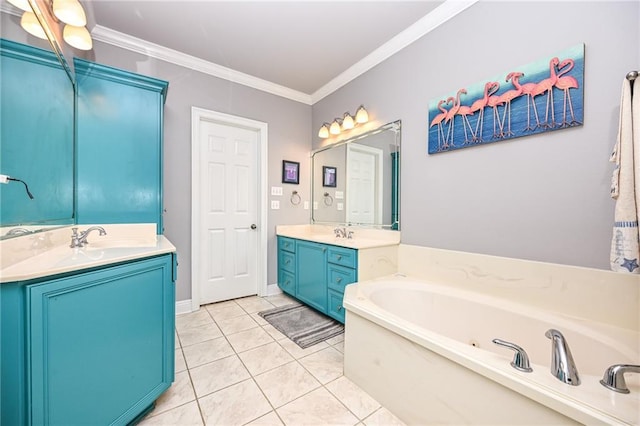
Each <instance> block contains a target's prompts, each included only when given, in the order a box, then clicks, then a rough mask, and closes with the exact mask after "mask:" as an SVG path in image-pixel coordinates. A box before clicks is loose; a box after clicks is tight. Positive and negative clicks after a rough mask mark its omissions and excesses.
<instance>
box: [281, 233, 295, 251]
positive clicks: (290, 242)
mask: <svg viewBox="0 0 640 426" xmlns="http://www.w3.org/2000/svg"><path fill="white" fill-rule="evenodd" d="M278 250H286V251H289V252H291V253H295V252H296V240H294V239H293V238H287V237H278Z"/></svg>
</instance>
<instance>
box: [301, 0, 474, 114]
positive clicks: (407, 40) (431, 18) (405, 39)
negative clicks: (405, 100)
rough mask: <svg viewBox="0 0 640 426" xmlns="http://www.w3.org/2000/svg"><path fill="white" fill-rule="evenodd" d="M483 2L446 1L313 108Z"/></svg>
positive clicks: (315, 96)
mask: <svg viewBox="0 0 640 426" xmlns="http://www.w3.org/2000/svg"><path fill="white" fill-rule="evenodd" d="M478 1H480V0H445V1H444V2H443V3H442V4H441V5H440V6H438V7H436V8H435V9H433V11H431V12H429V13H428V14H427V15H425V16H424V17H423V18H421V19H420V20H419V21H417V22H416V23H415V24H413V25H411V26H410V27H408V28H407V29H406V30H404V31H403V32H401V33H400V34H398V35H397V36H395V37H393V38H392V39H391V40H389V41H388V42H386V43H385V44H383V45H382V46H380V47H379V48H377V49H376V50H374V51H373V52H371V53H370V54H369V55H367V56H365V57H364V58H363V59H362V60H361V61H359V62H357V63H356V64H354V65H353V66H351V67H349V68H347V70H346V71H344V72H343V73H341V74H340V75H338V76H337V77H335V78H334V79H333V80H331V81H330V82H328V83H327V84H325V85H324V86H322V87H321V88H320V89H318V90H317V91H315V92H314V93H312V94H311V105H313V104H315V103H316V102H318V101H320V100H322V99H323V98H325V97H326V96H329V95H330V94H332V93H333V92H335V91H336V90H338V89H339V88H341V87H342V86H344V85H345V84H347V83H349V82H350V81H352V80H354V79H355V78H357V77H359V76H360V75H362V74H364V73H365V72H367V71H369V70H370V69H371V68H373V67H375V66H376V65H378V64H379V63H381V62H383V61H384V60H386V59H387V58H389V57H390V56H392V55H394V54H396V53H398V52H399V51H401V50H402V49H404V48H405V47H407V46H408V45H410V44H411V43H413V42H414V41H416V40H418V39H419V38H420V37H422V36H424V35H425V34H427V33H429V32H431V31H433V30H434V29H436V28H437V27H439V26H440V25H442V24H444V23H445V22H447V21H448V20H449V19H451V18H453V17H454V16H456V15H457V14H459V13H461V12H463V11H464V10H466V9H467V8H469V7H471V6H472V5H474V4H475V3H477V2H478Z"/></svg>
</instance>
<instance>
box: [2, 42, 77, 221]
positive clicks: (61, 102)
mask: <svg viewBox="0 0 640 426" xmlns="http://www.w3.org/2000/svg"><path fill="white" fill-rule="evenodd" d="M0 67H1V69H2V75H1V78H0V81H1V83H0V84H1V85H0V95H1V96H0V123H1V126H0V174H3V175H8V176H11V177H14V178H17V179H21V180H23V181H24V182H26V183H27V184H28V186H29V189H30V191H31V193H32V194H33V196H34V199H30V198H29V197H28V195H27V193H26V191H25V187H24V186H23V185H22V184H21V183H20V182H9V183H8V184H0V226H2V227H3V228H5V227H15V226H28V225H36V226H40V225H42V226H50V225H62V224H71V223H74V216H75V214H74V204H75V200H74V182H75V176H74V173H75V172H74V168H75V167H74V151H75V142H74V140H75V137H74V136H75V135H74V133H75V130H74V128H75V127H74V114H75V92H74V86H73V84H72V82H71V81H70V80H69V78H68V74H67V72H68V71H67V70H65V68H64V66H63V65H62V64H61V62H60V61H59V58H58V56H57V55H56V54H55V53H54V52H51V51H47V50H43V49H39V48H35V47H32V46H27V45H24V44H21V43H16V42H12V41H9V40H4V39H0ZM32 229H33V228H32Z"/></svg>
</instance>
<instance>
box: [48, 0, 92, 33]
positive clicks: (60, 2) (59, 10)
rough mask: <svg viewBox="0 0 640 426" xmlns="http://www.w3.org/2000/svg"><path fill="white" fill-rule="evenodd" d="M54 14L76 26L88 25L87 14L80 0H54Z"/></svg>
mask: <svg viewBox="0 0 640 426" xmlns="http://www.w3.org/2000/svg"><path fill="white" fill-rule="evenodd" d="M53 14H54V15H56V18H58V19H59V20H61V21H62V22H64V23H65V24H69V25H73V26H74V27H84V26H85V25H87V16H86V15H85V13H84V9H83V8H82V5H81V4H80V2H78V0H53Z"/></svg>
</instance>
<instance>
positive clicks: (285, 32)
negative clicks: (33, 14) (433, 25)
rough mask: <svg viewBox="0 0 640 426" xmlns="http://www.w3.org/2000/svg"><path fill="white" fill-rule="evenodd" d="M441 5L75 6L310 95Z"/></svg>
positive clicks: (97, 2) (95, 19)
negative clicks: (83, 7)
mask: <svg viewBox="0 0 640 426" xmlns="http://www.w3.org/2000/svg"><path fill="white" fill-rule="evenodd" d="M442 2H443V1H442V0H441V1H435V0H428V1H427V0H422V1H284V2H283V1H213V0H208V1H207V0H201V1H166V0H165V1H152V0H147V1H129V0H83V2H82V3H83V4H84V5H85V7H86V9H87V14H88V15H89V20H90V30H91V27H92V25H97V26H98V27H106V28H108V29H111V30H115V31H118V32H121V33H125V34H127V35H129V36H133V37H136V38H139V39H142V40H145V41H146V42H151V43H154V44H157V45H160V46H163V47H165V48H169V49H172V50H175V51H178V52H182V53H185V54H188V55H191V56H193V57H196V58H199V59H201V60H204V61H207V62H210V63H213V64H217V65H220V66H223V67H226V68H230V69H232V70H235V71H239V72H241V73H244V74H248V75H250V76H253V77H257V78H259V79H262V80H265V81H267V82H270V83H275V84H277V85H280V86H284V87H285V88H288V89H292V90H295V91H298V92H301V93H304V94H308V95H312V94H313V93H316V92H317V91H318V90H320V89H321V88H323V87H324V86H326V85H327V84H328V83H330V82H331V81H332V80H333V79H334V78H336V77H338V76H340V75H341V74H343V73H344V72H345V71H347V70H348V69H349V68H350V67H352V66H354V65H356V64H357V63H358V62H360V61H361V60H362V59H363V58H365V57H367V56H368V55H370V54H371V53H372V52H374V51H375V50H376V49H378V48H379V47H381V46H382V45H384V44H385V43H387V42H388V41H389V40H390V39H392V38H393V37H394V36H396V35H398V34H399V33H401V32H403V31H404V30H405V29H407V28H408V27H410V26H411V25H412V24H414V23H415V22H416V21H418V20H420V19H421V18H422V17H423V16H425V15H427V14H428V13H429V12H431V11H432V10H434V9H435V8H436V7H438V6H439V5H440V4H441V3H442ZM98 27H94V28H98Z"/></svg>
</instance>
